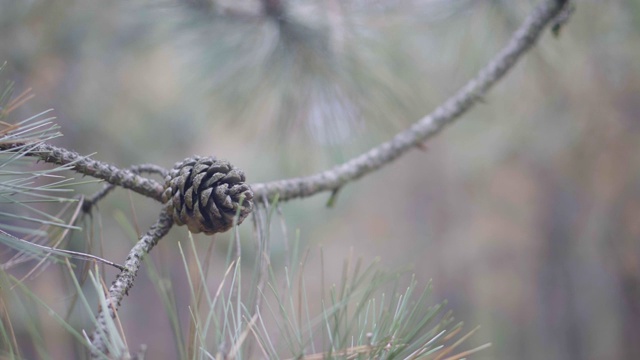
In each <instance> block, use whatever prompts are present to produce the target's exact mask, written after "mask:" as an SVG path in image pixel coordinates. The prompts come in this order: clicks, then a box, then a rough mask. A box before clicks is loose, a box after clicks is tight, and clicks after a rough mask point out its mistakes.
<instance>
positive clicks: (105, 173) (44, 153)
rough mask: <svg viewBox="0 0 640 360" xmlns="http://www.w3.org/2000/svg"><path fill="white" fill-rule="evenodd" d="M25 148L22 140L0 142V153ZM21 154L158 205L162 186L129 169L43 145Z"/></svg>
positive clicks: (36, 145)
mask: <svg viewBox="0 0 640 360" xmlns="http://www.w3.org/2000/svg"><path fill="white" fill-rule="evenodd" d="M28 146H29V144H27V143H24V142H22V141H20V142H8V141H3V142H2V143H0V151H12V150H15V151H16V152H17V151H19V150H22V149H23V148H25V147H28ZM25 155H26V156H34V157H37V158H39V159H40V160H42V161H44V162H47V163H50V164H56V165H69V166H70V167H71V169H72V170H74V171H76V172H78V173H80V174H83V175H87V176H92V177H95V178H97V179H101V180H104V181H106V182H108V183H109V184H112V185H116V186H121V187H123V188H125V189H129V190H133V191H135V192H137V193H138V194H141V195H144V196H147V197H150V198H152V199H154V200H157V201H159V202H162V192H163V191H164V186H163V185H162V184H160V183H159V182H157V181H155V180H152V179H148V178H145V177H143V176H140V175H137V174H136V173H135V172H133V171H131V170H126V169H125V170H123V169H119V168H117V167H116V166H114V165H111V164H107V163H104V162H101V161H97V160H93V159H91V158H90V157H87V156H82V155H80V154H78V153H76V152H74V151H70V150H67V149H64V148H61V147H56V146H52V145H49V144H45V143H40V144H35V145H33V146H32V147H31V148H29V149H28V150H27V151H26V152H25Z"/></svg>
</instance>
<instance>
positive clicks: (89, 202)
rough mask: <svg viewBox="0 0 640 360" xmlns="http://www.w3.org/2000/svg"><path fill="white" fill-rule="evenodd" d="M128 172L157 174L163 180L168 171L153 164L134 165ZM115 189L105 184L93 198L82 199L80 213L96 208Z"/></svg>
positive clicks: (111, 185) (113, 186)
mask: <svg viewBox="0 0 640 360" xmlns="http://www.w3.org/2000/svg"><path fill="white" fill-rule="evenodd" d="M129 171H131V172H132V173H134V174H137V175H139V174H141V173H150V174H158V175H160V176H162V177H163V178H164V177H165V176H167V173H168V170H167V169H165V168H163V167H162V166H158V165H154V164H141V165H135V166H132V167H130V168H129ZM115 188H116V185H114V184H107V185H105V186H104V187H103V188H102V189H101V190H100V191H98V192H96V193H95V194H93V196H92V197H91V198H89V199H84V201H83V202H82V211H84V212H85V213H88V212H90V211H91V209H92V208H93V207H94V206H96V204H97V203H98V202H99V201H100V200H102V199H104V198H105V197H106V196H107V195H108V194H109V193H110V192H111V191H113V190H114V189H115Z"/></svg>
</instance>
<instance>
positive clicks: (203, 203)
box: [162, 156, 253, 235]
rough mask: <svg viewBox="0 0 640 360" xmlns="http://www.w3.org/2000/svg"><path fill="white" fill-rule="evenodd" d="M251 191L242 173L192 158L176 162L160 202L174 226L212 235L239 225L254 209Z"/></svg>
mask: <svg viewBox="0 0 640 360" xmlns="http://www.w3.org/2000/svg"><path fill="white" fill-rule="evenodd" d="M252 199H253V192H252V191H251V188H250V187H249V185H247V184H246V183H245V176H244V173H243V172H242V170H239V169H236V168H235V167H234V166H233V165H231V164H230V163H229V162H227V161H224V160H218V159H216V158H214V157H199V156H196V157H192V158H187V159H185V160H183V161H181V162H179V163H176V164H175V166H174V167H173V169H172V170H171V171H170V172H169V174H168V175H167V177H166V178H165V190H164V193H163V194H162V202H163V203H165V204H166V208H167V211H168V213H169V214H171V216H172V217H173V221H174V222H175V223H176V224H177V225H187V227H188V228H189V231H191V232H192V233H200V232H204V233H205V234H207V235H211V234H214V233H218V232H225V231H227V230H229V229H230V228H231V227H232V226H233V218H234V216H236V214H238V224H240V223H242V221H243V220H244V219H245V218H246V217H247V215H249V213H251V210H252V209H253V201H252Z"/></svg>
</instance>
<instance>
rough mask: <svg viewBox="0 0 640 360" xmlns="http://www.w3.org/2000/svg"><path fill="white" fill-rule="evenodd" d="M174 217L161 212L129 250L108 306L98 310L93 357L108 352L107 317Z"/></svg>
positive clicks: (93, 341)
mask: <svg viewBox="0 0 640 360" xmlns="http://www.w3.org/2000/svg"><path fill="white" fill-rule="evenodd" d="M172 225H173V218H172V217H171V215H170V214H168V213H167V212H166V211H165V210H163V211H162V212H161V213H160V216H159V217H158V220H157V221H156V223H155V224H153V226H151V228H150V229H149V230H148V231H147V232H146V233H145V234H144V235H143V236H142V237H141V238H140V240H139V241H138V242H137V243H136V244H135V246H134V247H133V248H132V249H131V251H129V256H127V260H126V261H125V262H124V269H123V270H122V272H121V273H120V274H118V276H117V277H116V279H115V281H114V282H113V284H112V285H111V287H110V288H109V294H108V296H107V308H106V309H105V308H101V309H99V310H98V316H97V318H96V330H95V331H94V332H93V334H92V335H91V344H92V351H91V357H92V358H94V359H99V358H101V356H102V354H104V353H106V352H107V344H106V343H105V340H106V339H104V338H103V337H102V336H100V334H106V333H107V332H108V329H107V317H111V318H114V317H115V316H116V311H117V309H118V308H119V307H120V303H121V302H122V299H123V298H124V296H125V295H127V293H128V292H129V290H130V289H131V288H132V287H133V283H134V281H135V278H136V275H137V273H138V269H140V265H141V263H142V258H143V257H144V256H145V255H146V254H147V253H148V252H149V251H150V250H151V249H153V247H154V246H156V244H157V243H158V241H159V240H160V239H161V238H163V237H164V236H165V235H166V234H167V233H168V232H169V230H170V229H171V227H172Z"/></svg>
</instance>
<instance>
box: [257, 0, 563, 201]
mask: <svg viewBox="0 0 640 360" xmlns="http://www.w3.org/2000/svg"><path fill="white" fill-rule="evenodd" d="M569 2H570V1H569V0H546V1H544V2H542V3H541V4H540V5H538V6H537V7H536V8H535V10H534V11H533V12H532V13H531V14H530V15H529V16H528V17H527V19H526V20H525V21H524V23H523V24H522V25H521V26H520V28H519V29H518V30H517V31H516V32H515V33H514V34H513V36H512V37H511V39H510V40H509V42H508V43H507V45H506V46H505V47H504V48H503V49H502V50H501V51H500V52H499V53H498V54H497V55H496V56H495V58H493V59H492V60H491V61H490V62H489V64H487V65H486V66H485V67H484V68H483V69H481V70H480V72H479V73H478V75H477V76H476V77H475V78H473V79H471V80H470V81H469V82H468V83H467V84H466V85H465V86H464V87H462V89H460V90H459V91H458V93H456V94H455V95H454V96H452V97H451V98H449V99H448V100H447V101H446V102H445V103H444V104H442V105H440V106H439V107H438V108H436V109H435V110H434V111H433V112H432V113H431V114H429V115H427V116H425V117H424V118H422V119H421V120H419V121H417V122H416V123H414V124H413V125H412V126H411V127H409V128H408V129H406V130H404V131H402V132H400V133H398V134H396V135H395V136H394V137H393V138H392V139H391V140H390V141H388V142H385V143H383V144H381V145H379V146H376V147H374V148H373V149H371V150H369V151H368V152H366V153H364V154H362V155H360V156H358V157H356V158H354V159H352V160H350V161H348V162H346V163H344V164H341V165H338V166H336V167H334V168H332V169H329V170H326V171H323V172H320V173H317V174H315V175H311V176H306V177H297V178H292V179H286V180H278V181H272V182H267V183H257V184H253V185H252V189H253V192H254V195H255V199H256V201H264V199H273V198H274V197H275V196H276V195H279V197H278V200H279V201H286V200H291V199H295V198H304V197H309V196H312V195H315V194H317V193H319V192H323V191H336V190H338V189H340V188H341V187H342V186H344V185H346V184H347V183H349V182H351V181H354V180H357V179H359V178H360V177H362V176H364V175H367V174H369V173H371V172H373V171H375V170H378V169H380V168H381V167H383V166H384V165H386V164H389V163H390V162H392V161H394V160H395V159H397V158H399V157H400V156H401V155H403V154H405V153H407V152H408V151H409V150H410V149H412V148H414V147H418V146H419V145H420V144H422V143H423V142H424V141H425V140H427V139H430V138H432V137H433V136H435V135H437V134H438V133H439V132H440V131H441V130H442V129H443V128H444V127H445V126H446V125H448V124H450V123H451V122H453V121H454V120H456V119H458V118H460V116H462V115H463V114H464V113H466V112H467V111H469V110H470V109H471V108H472V107H473V106H474V105H475V104H476V103H478V102H479V101H481V100H482V98H483V96H484V95H485V94H486V93H487V92H488V91H489V89H491V87H492V86H493V85H495V84H496V83H497V82H498V81H499V80H500V79H502V78H503V77H504V76H505V75H506V74H507V72H508V71H509V70H511V69H512V68H513V67H514V65H515V64H516V63H517V61H518V60H519V59H520V58H521V57H522V55H524V54H525V53H526V52H527V51H529V50H530V49H531V48H532V47H533V45H535V43H536V41H537V39H538V38H539V37H540V34H541V33H542V31H543V30H544V29H545V28H546V27H547V26H548V25H549V24H553V23H555V19H557V18H558V17H559V16H561V15H563V14H564V10H565V9H566V8H567V7H568V5H569V4H568V3H569Z"/></svg>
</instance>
